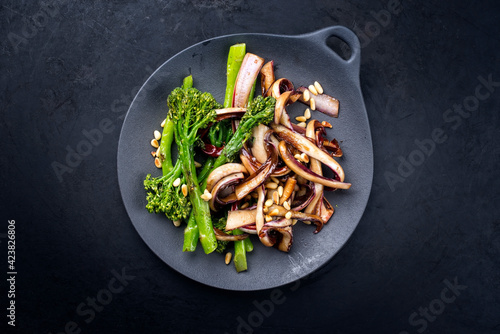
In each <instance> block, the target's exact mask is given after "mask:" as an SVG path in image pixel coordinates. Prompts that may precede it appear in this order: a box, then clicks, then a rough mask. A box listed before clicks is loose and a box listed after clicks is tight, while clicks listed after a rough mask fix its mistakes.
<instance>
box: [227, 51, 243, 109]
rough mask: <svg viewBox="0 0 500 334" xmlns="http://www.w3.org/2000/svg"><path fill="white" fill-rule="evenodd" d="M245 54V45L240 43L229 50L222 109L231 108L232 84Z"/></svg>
mask: <svg viewBox="0 0 500 334" xmlns="http://www.w3.org/2000/svg"><path fill="white" fill-rule="evenodd" d="M245 54H246V44H245V43H240V44H235V45H232V46H231V47H230V48H229V54H228V56H227V67H226V69H227V72H226V75H227V84H226V95H225V97H224V108H229V107H232V105H233V93H234V84H235V82H236V77H237V76H238V71H239V70H240V67H241V63H242V61H243V58H244V57H245Z"/></svg>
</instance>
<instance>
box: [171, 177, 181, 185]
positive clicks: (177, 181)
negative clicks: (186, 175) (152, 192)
mask: <svg viewBox="0 0 500 334" xmlns="http://www.w3.org/2000/svg"><path fill="white" fill-rule="evenodd" d="M180 184H181V179H180V178H176V179H175V181H174V183H173V184H172V185H173V186H174V187H178V186H179V185H180Z"/></svg>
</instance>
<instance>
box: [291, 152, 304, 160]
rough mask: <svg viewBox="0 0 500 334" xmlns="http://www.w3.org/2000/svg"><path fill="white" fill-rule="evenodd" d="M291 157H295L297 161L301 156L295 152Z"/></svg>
mask: <svg viewBox="0 0 500 334" xmlns="http://www.w3.org/2000/svg"><path fill="white" fill-rule="evenodd" d="M293 157H294V158H295V159H297V160H299V161H300V160H301V159H302V157H301V156H300V154H298V153H297V154H295V155H294V156H293Z"/></svg>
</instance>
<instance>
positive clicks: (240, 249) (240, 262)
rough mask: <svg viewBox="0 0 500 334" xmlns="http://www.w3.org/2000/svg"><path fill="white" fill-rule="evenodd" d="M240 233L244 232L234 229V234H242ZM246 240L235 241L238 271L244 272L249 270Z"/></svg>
mask: <svg viewBox="0 0 500 334" xmlns="http://www.w3.org/2000/svg"><path fill="white" fill-rule="evenodd" d="M240 234H243V232H242V231H241V230H238V229H236V230H234V232H233V235H240ZM247 239H248V238H247ZM245 240H246V239H245ZM245 240H240V241H235V242H234V266H235V267H236V271H237V272H242V271H245V270H247V253H246V249H245V243H244V241H245Z"/></svg>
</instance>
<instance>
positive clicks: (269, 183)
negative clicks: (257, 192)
mask: <svg viewBox="0 0 500 334" xmlns="http://www.w3.org/2000/svg"><path fill="white" fill-rule="evenodd" d="M266 188H267V189H276V188H278V184H277V183H274V182H268V183H266Z"/></svg>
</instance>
